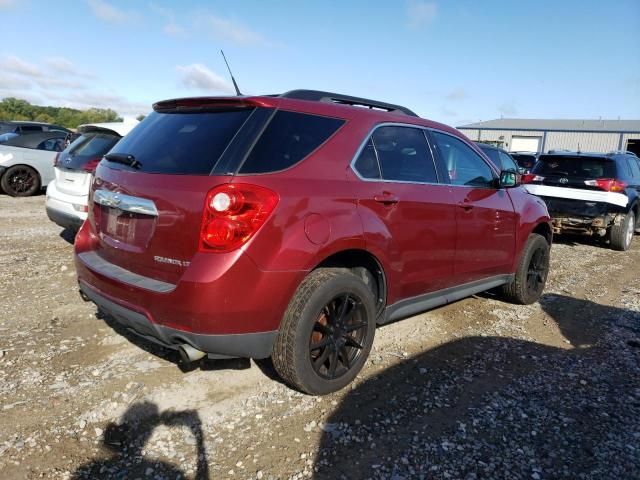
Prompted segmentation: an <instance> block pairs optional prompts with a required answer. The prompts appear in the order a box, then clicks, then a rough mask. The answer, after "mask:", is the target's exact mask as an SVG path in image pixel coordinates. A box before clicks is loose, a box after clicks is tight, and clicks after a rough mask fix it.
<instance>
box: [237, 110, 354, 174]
mask: <svg viewBox="0 0 640 480" xmlns="http://www.w3.org/2000/svg"><path fill="white" fill-rule="evenodd" d="M343 123H344V120H340V119H337V118H330V117H320V116H317V115H309V114H305V113H298V112H287V111H284V110H280V111H278V112H276V113H275V115H274V116H273V118H272V119H271V121H270V122H269V125H268V126H267V128H266V129H265V131H264V133H263V134H262V135H261V136H260V139H259V140H258V141H257V143H256V145H255V146H254V147H253V149H252V150H251V153H250V154H249V156H248V157H247V159H246V160H245V162H244V164H243V165H242V167H241V168H240V173H245V174H246V173H267V172H277V171H279V170H284V169H285V168H289V167H291V166H293V165H295V164H296V163H298V162H300V161H301V160H302V159H304V158H305V157H306V156H307V155H309V154H310V153H311V152H313V151H314V150H315V149H316V148H318V147H319V146H320V145H322V144H323V143H324V142H325V140H327V139H328V138H329V137H330V136H331V135H332V134H333V133H335V132H336V130H338V128H340V127H341V126H342V124H343Z"/></svg>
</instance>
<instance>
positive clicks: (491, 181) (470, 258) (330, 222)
mask: <svg viewBox="0 0 640 480" xmlns="http://www.w3.org/2000/svg"><path fill="white" fill-rule="evenodd" d="M362 107H365V108H362ZM453 173H455V175H454V174H453ZM451 185H455V186H456V188H451ZM90 199H91V204H90V208H89V217H88V220H87V221H86V222H84V224H83V225H82V227H81V228H80V231H79V232H78V235H77V236H76V241H75V263H76V269H77V273H78V282H79V286H80V291H81V295H82V297H83V298H84V299H85V300H90V301H93V302H95V303H96V304H97V305H98V306H99V307H100V308H101V310H103V311H105V312H108V313H109V314H111V316H112V317H113V318H114V319H115V320H116V321H117V322H119V323H121V324H122V325H124V326H125V327H126V328H129V329H131V330H132V331H133V332H136V333H137V334H139V335H141V336H143V337H144V338H147V339H149V340H152V341H155V342H158V343H160V344H161V345H164V346H166V347H169V348H173V349H177V350H178V351H179V352H180V355H181V357H182V358H183V360H184V361H185V362H190V361H196V360H198V359H200V358H202V357H204V356H209V358H220V357H250V358H266V357H269V356H270V357H271V358H272V359H273V364H274V366H275V368H276V370H277V371H278V373H279V374H280V375H281V376H282V378H283V379H284V380H285V381H286V382H287V383H288V384H290V385H292V386H293V387H295V388H297V389H300V390H302V391H304V392H307V393H311V394H326V393H329V392H332V391H335V390H338V389H340V388H342V387H344V386H345V385H347V384H348V383H349V382H351V380H353V378H354V377H355V376H356V375H357V374H358V372H359V371H360V369H361V368H362V366H363V365H364V363H365V361H366V359H367V356H368V354H369V351H370V349H371V345H372V343H373V337H374V334H375V328H376V324H378V325H380V324H384V323H387V322H391V321H394V320H398V319H401V318H405V317H408V316H411V315H413V314H416V313H418V312H422V311H425V310H427V309H430V308H434V307H436V306H439V305H443V304H445V303H448V302H453V301H456V300H458V299H461V298H463V297H467V296H469V295H472V294H474V293H478V292H481V291H484V290H487V289H491V288H495V287H501V289H502V293H503V294H504V296H505V297H506V298H507V299H508V300H510V301H513V302H518V303H523V304H528V303H532V302H535V301H536V300H537V299H538V298H539V297H540V295H541V293H542V291H543V288H544V285H545V281H546V278H547V273H548V268H549V252H550V244H551V239H552V233H551V225H550V218H549V215H548V212H547V209H546V207H545V205H544V202H543V201H542V200H540V199H539V198H537V197H535V196H533V195H529V194H528V193H527V192H526V190H525V189H524V188H522V187H520V186H518V185H517V175H516V174H515V173H513V172H502V173H501V172H500V171H499V170H498V169H497V168H496V167H495V166H494V165H492V164H491V163H490V162H489V161H488V160H487V159H486V158H485V157H484V156H483V155H482V154H481V152H480V150H478V149H477V147H476V146H475V145H474V144H473V143H471V142H470V141H468V140H467V139H466V137H464V136H463V135H462V134H461V133H459V132H458V131H457V130H455V129H453V128H450V127H448V126H445V125H442V124H439V123H435V122H431V121H429V120H424V119H422V118H419V117H418V116H417V115H415V114H414V113H413V112H412V111H410V110H409V109H407V108H404V107H401V106H397V105H391V104H387V103H382V102H377V101H373V100H367V99H361V98H356V97H349V96H344V95H339V94H333V93H327V92H318V91H310V90H295V91H292V92H288V93H286V94H282V95H280V96H256V97H222V98H216V97H213V98H211V97H207V98H186V99H177V100H167V101H163V102H159V103H156V104H155V105H154V112H153V113H151V114H150V115H149V116H147V117H146V118H145V119H144V120H143V121H142V122H141V123H140V125H139V126H138V127H137V128H136V129H135V130H134V131H132V132H131V133H130V134H129V135H127V136H126V137H125V138H123V139H122V140H121V141H120V142H118V144H117V145H116V146H115V147H113V148H112V150H111V151H110V152H109V153H108V154H107V155H105V157H104V158H103V160H102V161H101V162H100V163H99V165H98V168H97V170H96V174H95V179H94V181H93V184H92V187H91V194H90Z"/></svg>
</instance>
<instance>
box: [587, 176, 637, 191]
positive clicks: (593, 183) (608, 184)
mask: <svg viewBox="0 0 640 480" xmlns="http://www.w3.org/2000/svg"><path fill="white" fill-rule="evenodd" d="M584 183H585V185H589V186H590V187H598V188H599V189H601V190H604V191H606V192H624V189H625V188H627V184H626V183H624V182H621V181H620V180H616V179H615V178H598V179H596V180H585V181H584Z"/></svg>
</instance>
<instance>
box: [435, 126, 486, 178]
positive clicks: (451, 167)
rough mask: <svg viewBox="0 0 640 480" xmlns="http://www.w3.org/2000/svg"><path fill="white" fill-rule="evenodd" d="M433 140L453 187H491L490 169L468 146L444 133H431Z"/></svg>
mask: <svg viewBox="0 0 640 480" xmlns="http://www.w3.org/2000/svg"><path fill="white" fill-rule="evenodd" d="M433 138H434V140H435V143H436V145H437V147H438V151H439V153H440V158H441V159H442V162H443V163H444V167H445V169H446V171H447V172H448V174H449V179H450V181H451V183H452V184H453V185H464V186H468V187H478V188H492V187H493V184H494V176H493V171H492V170H491V167H489V165H487V163H486V162H485V161H484V160H483V159H482V157H480V155H478V154H477V153H476V152H475V151H473V149H472V148H471V147H470V146H468V145H467V144H465V143H464V142H463V141H462V140H459V139H457V138H456V137H454V136H453V135H448V134H446V133H440V132H433Z"/></svg>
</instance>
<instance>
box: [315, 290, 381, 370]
mask: <svg viewBox="0 0 640 480" xmlns="http://www.w3.org/2000/svg"><path fill="white" fill-rule="evenodd" d="M365 318H366V311H365V309H364V306H363V304H362V301H361V300H359V299H357V298H356V297H355V296H354V295H353V294H351V293H345V294H343V295H340V296H338V297H335V298H334V299H332V300H331V301H330V302H329V303H327V305H325V306H324V307H323V309H322V311H321V312H320V313H319V315H318V318H317V320H316V322H315V324H314V326H313V330H312V331H311V336H310V338H309V359H310V361H311V364H312V366H313V370H314V371H315V372H316V374H317V375H318V376H319V377H322V378H325V379H327V380H335V379H336V378H339V377H341V376H342V375H345V374H346V373H347V372H349V370H351V368H352V366H353V365H355V363H356V362H357V361H358V359H359V356H360V355H361V354H362V351H363V349H364V346H363V343H364V340H365V339H366V338H367V329H368V328H369V325H368V323H367V322H366V321H365V320H364V319H365Z"/></svg>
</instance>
